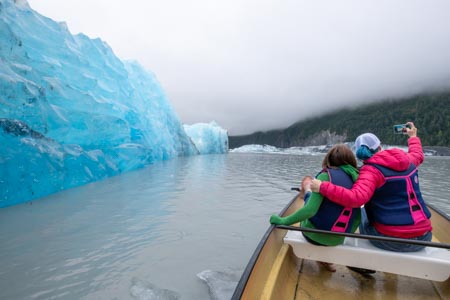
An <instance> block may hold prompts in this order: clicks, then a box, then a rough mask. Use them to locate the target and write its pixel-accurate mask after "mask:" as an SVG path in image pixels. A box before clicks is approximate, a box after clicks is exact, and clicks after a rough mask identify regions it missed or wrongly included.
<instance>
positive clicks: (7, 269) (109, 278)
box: [0, 153, 450, 300]
mask: <svg viewBox="0 0 450 300" xmlns="http://www.w3.org/2000/svg"><path fill="white" fill-rule="evenodd" d="M321 160H322V156H320V155H319V156H313V155H277V154H248V153H247V154H242V153H241V154H239V153H230V154H227V155H204V156H195V157H188V158H179V159H175V160H172V161H167V162H162V163H157V164H154V165H151V166H149V167H148V168H146V169H142V170H138V171H135V172H131V173H127V174H124V175H121V176H118V177H115V178H110V179H108V180H105V181H102V182H97V183H93V184H90V185H87V186H83V187H79V188H75V189H71V190H67V191H64V192H61V193H59V194H55V195H52V196H50V197H46V198H45V199H41V200H38V201H33V202H32V204H21V205H17V206H13V207H7V208H2V209H0V266H1V268H0V299H196V300H197V299H228V298H229V297H230V296H231V292H232V288H233V285H234V284H235V283H236V281H237V280H238V277H239V276H240V274H241V272H242V271H243V269H244V268H245V266H246V264H247V261H248V259H249V258H250V256H251V255H252V253H253V251H254V249H255V247H256V245H257V243H258V242H259V240H260V238H261V237H262V235H263V234H264V232H265V231H266V229H267V227H268V219H269V216H270V214H272V213H277V212H279V211H280V210H281V209H282V208H283V207H284V206H285V205H286V204H287V202H288V201H289V200H291V199H292V197H293V196H294V195H295V194H294V192H291V191H290V188H291V187H293V186H297V185H298V181H299V179H300V178H301V177H302V176H304V175H307V174H315V173H316V172H317V171H318V167H319V166H320V164H321ZM420 170H421V171H420V172H421V187H422V192H423V194H424V195H425V199H426V200H427V201H428V202H430V203H434V204H435V205H436V206H438V207H439V208H441V209H442V210H443V211H445V212H446V213H447V214H450V205H449V201H448V200H449V199H448V193H449V183H448V177H447V176H448V174H449V172H450V157H426V161H425V163H424V164H423V165H422V166H421V169H420ZM198 274H200V275H199V276H198ZM200 277H203V278H205V279H207V280H208V282H209V284H210V285H211V289H210V288H209V286H208V285H207V283H206V282H205V281H203V280H201V279H200ZM158 297H159V298H158Z"/></svg>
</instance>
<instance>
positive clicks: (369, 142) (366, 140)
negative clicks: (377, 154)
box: [355, 133, 381, 150]
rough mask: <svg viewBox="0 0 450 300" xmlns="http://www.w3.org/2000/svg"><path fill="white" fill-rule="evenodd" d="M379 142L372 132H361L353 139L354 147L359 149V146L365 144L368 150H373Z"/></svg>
mask: <svg viewBox="0 0 450 300" xmlns="http://www.w3.org/2000/svg"><path fill="white" fill-rule="evenodd" d="M380 144H381V142H380V140H379V139H378V138H377V136H376V135H375V134H373V133H363V134H361V135H360V136H358V137H357V138H356V140H355V148H356V149H359V147H361V146H363V145H364V146H367V147H368V148H369V149H370V150H375V149H377V148H378V147H379V146H380Z"/></svg>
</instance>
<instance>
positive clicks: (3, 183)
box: [0, 0, 215, 207]
mask: <svg viewBox="0 0 450 300" xmlns="http://www.w3.org/2000/svg"><path fill="white" fill-rule="evenodd" d="M214 143H215V141H214ZM0 145H1V146H0V147H1V149H0V207H4V206H8V205H13V204H17V203H20V202H25V201H29V200H32V199H36V198H39V197H42V196H45V195H48V194H51V193H54V192H57V191H59V190H63V189H67V188H70V187H75V186H79V185H83V184H86V183H89V182H92V181H96V180H100V179H103V178H106V177H109V176H114V175H117V174H120V173H122V172H126V171H130V170H134V169H137V168H141V167H143V166H145V165H148V164H151V163H153V162H155V161H161V160H167V159H171V158H174V157H177V156H186V155H196V154H199V150H198V149H197V148H196V146H195V145H194V143H193V142H192V140H191V138H190V137H189V136H188V135H187V134H186V132H185V130H184V128H183V125H182V124H181V122H180V120H179V118H178V116H177V114H176V113H175V111H174V110H173V108H172V106H171V105H170V103H169V102H168V100H167V98H166V96H165V95H164V92H163V90H162V88H161V86H160V84H159V83H158V81H157V79H156V77H155V76H154V74H152V73H151V72H149V71H147V70H144V69H143V68H142V67H141V66H140V65H139V63H137V62H134V61H121V60H120V59H119V58H117V57H116V56H115V55H114V53H113V51H112V49H111V48H110V47H109V46H108V45H107V44H106V43H104V42H103V41H101V40H100V39H90V38H88V37H87V36H85V35H83V34H78V35H72V34H71V33H70V32H69V30H68V29H67V26H66V25H65V24H64V23H56V22H54V21H53V20H51V19H49V18H46V17H44V16H42V15H40V14H38V13H37V12H35V11H33V10H32V9H31V8H30V7H29V5H28V3H27V2H26V1H13V0H0Z"/></svg>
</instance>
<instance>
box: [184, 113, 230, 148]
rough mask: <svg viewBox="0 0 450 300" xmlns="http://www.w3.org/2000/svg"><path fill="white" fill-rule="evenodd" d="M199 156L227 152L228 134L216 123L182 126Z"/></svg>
mask: <svg viewBox="0 0 450 300" xmlns="http://www.w3.org/2000/svg"><path fill="white" fill-rule="evenodd" d="M183 127H184V130H185V131H186V133H187V135H188V136H189V137H190V138H191V140H192V142H194V144H195V146H196V147H197V149H198V151H199V152H200V154H211V153H226V152H228V133H227V131H226V130H225V129H223V128H222V127H220V126H219V125H218V124H217V123H216V122H214V121H212V122H211V123H196V124H193V125H186V124H185V125H183Z"/></svg>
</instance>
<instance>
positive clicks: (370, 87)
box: [29, 0, 450, 135]
mask: <svg viewBox="0 0 450 300" xmlns="http://www.w3.org/2000/svg"><path fill="white" fill-rule="evenodd" d="M29 4H30V6H31V7H32V8H33V9H34V10H36V11H38V12H39V13H41V14H43V15H45V16H47V17H50V18H52V19H54V20H55V21H65V22H66V23H67V25H68V27H69V30H70V31H71V32H72V33H73V34H76V33H79V32H83V33H85V34H87V35H88V36H89V37H91V38H96V37H100V38H101V39H102V40H103V41H105V42H107V43H108V44H109V45H110V46H111V47H112V49H113V50H114V52H115V53H116V55H118V56H119V57H120V58H121V59H134V60H137V61H139V62H140V63H141V64H142V65H143V66H144V67H145V68H146V69H147V70H149V71H151V72H153V73H154V74H155V75H156V76H157V78H158V80H159V82H160V84H161V85H162V87H163V89H164V91H165V93H166V95H167V97H168V99H169V101H170V102H171V103H172V105H173V107H174V109H175V110H176V112H177V114H178V115H179V117H180V119H181V121H182V122H183V123H186V124H192V123H197V122H210V121H212V120H215V121H216V122H217V123H218V124H219V125H220V126H222V127H223V128H225V129H227V130H228V131H229V134H230V135H238V134H246V133H252V132H254V131H259V130H269V129H275V128H284V127H287V126H289V125H291V124H292V123H294V122H296V121H299V120H302V119H305V118H308V117H310V116H317V115H320V114H323V113H326V112H329V111H332V110H335V109H338V108H342V107H350V106H354V105H359V104H362V103H368V102H370V101H379V100H382V99H385V98H398V97H404V96H410V95H414V94H417V93H420V92H424V91H434V90H440V89H445V88H448V89H450V1H444V0H443V1H410V0H403V1H356V0H355V1H296V0H295V1H294V0H291V1H274V0H273V1H268V0H266V1H261V0H259V1H257V0H230V1H210V0H196V1H182V0H164V1H163V0H158V1H145V0H140V1H138V0H136V1H129V2H124V1H106V0H92V1H75V0H65V1H59V0H39V1H38V0H32V1H31V0H30V1H29Z"/></svg>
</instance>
